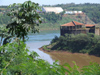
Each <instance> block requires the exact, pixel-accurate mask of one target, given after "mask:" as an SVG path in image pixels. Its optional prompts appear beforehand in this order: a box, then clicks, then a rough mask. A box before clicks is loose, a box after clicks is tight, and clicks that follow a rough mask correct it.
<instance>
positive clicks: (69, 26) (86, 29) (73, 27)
mask: <svg viewBox="0 0 100 75" xmlns="http://www.w3.org/2000/svg"><path fill="white" fill-rule="evenodd" d="M60 33H61V35H65V34H66V33H68V34H75V35H76V34H80V33H85V34H86V33H95V34H97V35H100V28H97V27H96V25H95V24H83V23H79V22H76V21H72V22H69V23H66V24H63V25H61V26H60Z"/></svg>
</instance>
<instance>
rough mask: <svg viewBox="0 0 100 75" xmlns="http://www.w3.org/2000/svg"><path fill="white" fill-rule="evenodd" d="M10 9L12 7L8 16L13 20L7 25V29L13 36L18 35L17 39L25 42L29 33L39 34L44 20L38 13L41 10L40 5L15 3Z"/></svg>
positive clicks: (28, 2) (27, 2)
mask: <svg viewBox="0 0 100 75" xmlns="http://www.w3.org/2000/svg"><path fill="white" fill-rule="evenodd" d="M12 6H13V7H12ZM9 7H12V9H11V11H10V12H9V13H8V16H10V17H11V18H12V22H11V23H9V24H8V25H7V29H8V30H9V33H10V34H11V35H16V37H18V38H21V39H23V41H25V36H27V35H28V32H30V31H31V32H34V33H35V32H39V29H38V28H37V27H38V26H39V23H41V22H42V18H41V17H40V15H39V14H38V13H37V12H36V11H37V9H39V5H38V4H36V3H34V2H31V1H26V2H24V3H23V4H15V3H14V4H12V5H10V6H9Z"/></svg>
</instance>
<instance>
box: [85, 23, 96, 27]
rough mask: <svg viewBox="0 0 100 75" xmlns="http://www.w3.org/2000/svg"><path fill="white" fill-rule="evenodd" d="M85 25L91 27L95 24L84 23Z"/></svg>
mask: <svg viewBox="0 0 100 75" xmlns="http://www.w3.org/2000/svg"><path fill="white" fill-rule="evenodd" d="M85 26H86V27H93V26H95V25H94V24H86V25H85Z"/></svg>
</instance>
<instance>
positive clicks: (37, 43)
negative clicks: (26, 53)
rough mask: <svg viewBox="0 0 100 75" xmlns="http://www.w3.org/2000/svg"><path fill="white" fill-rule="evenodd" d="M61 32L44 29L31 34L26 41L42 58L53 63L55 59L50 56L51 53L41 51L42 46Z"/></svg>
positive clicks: (30, 48) (31, 49)
mask: <svg viewBox="0 0 100 75" xmlns="http://www.w3.org/2000/svg"><path fill="white" fill-rule="evenodd" d="M59 35H60V33H59V31H57V30H52V31H42V32H40V33H39V34H38V33H37V34H29V36H28V37H29V40H28V41H27V42H26V44H27V46H28V47H29V50H30V51H35V52H37V53H38V54H39V56H40V58H41V59H44V60H46V61H48V62H49V63H50V64H53V62H54V60H53V59H52V58H51V57H50V55H48V54H46V53H44V52H43V51H40V50H39V49H38V48H40V47H41V46H43V45H47V44H49V43H50V41H51V40H52V39H53V38H54V37H55V36H59Z"/></svg>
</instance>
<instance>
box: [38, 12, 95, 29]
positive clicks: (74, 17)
mask: <svg viewBox="0 0 100 75" xmlns="http://www.w3.org/2000/svg"><path fill="white" fill-rule="evenodd" d="M86 17H87V21H86ZM71 21H78V22H81V23H86V22H87V23H89V24H94V22H93V21H92V20H90V19H89V17H88V16H86V15H85V14H83V15H63V16H62V19H61V20H57V22H56V23H52V22H51V23H50V22H47V21H46V23H42V24H40V30H58V29H60V25H62V24H65V23H68V22H71Z"/></svg>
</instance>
